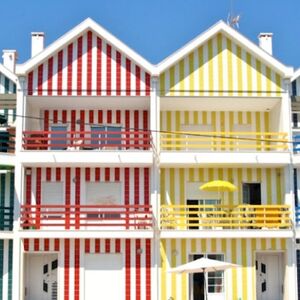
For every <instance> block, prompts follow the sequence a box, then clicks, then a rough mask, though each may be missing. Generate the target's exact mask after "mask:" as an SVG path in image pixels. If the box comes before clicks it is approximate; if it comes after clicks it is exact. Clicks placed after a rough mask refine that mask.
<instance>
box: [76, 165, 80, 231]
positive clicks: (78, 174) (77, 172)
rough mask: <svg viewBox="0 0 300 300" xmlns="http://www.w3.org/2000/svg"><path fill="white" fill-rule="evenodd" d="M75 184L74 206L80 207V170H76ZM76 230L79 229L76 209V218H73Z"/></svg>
mask: <svg viewBox="0 0 300 300" xmlns="http://www.w3.org/2000/svg"><path fill="white" fill-rule="evenodd" d="M75 172H76V184H75V204H76V205H80V179H81V178H80V168H76V171H75ZM75 219H76V220H75V223H76V229H78V228H79V222H80V209H79V208H76V216H75Z"/></svg>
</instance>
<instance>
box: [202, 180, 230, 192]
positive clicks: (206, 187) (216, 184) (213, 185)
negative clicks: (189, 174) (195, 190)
mask: <svg viewBox="0 0 300 300" xmlns="http://www.w3.org/2000/svg"><path fill="white" fill-rule="evenodd" d="M199 189H200V190H202V191H207V192H234V191H235V190H236V186H235V185H234V184H232V183H231V182H229V181H225V180H213V181H209V182H207V183H204V184H203V185H201V186H200V187H199Z"/></svg>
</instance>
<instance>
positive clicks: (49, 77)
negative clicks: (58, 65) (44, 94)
mask: <svg viewBox="0 0 300 300" xmlns="http://www.w3.org/2000/svg"><path fill="white" fill-rule="evenodd" d="M52 77H53V57H50V58H49V59H48V80H47V81H48V87H47V88H48V95H49V96H51V95H52V91H53V86H52Z"/></svg>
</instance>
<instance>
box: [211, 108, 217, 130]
mask: <svg viewBox="0 0 300 300" xmlns="http://www.w3.org/2000/svg"><path fill="white" fill-rule="evenodd" d="M211 125H212V128H213V131H216V130H217V129H216V125H217V124H216V112H215V111H212V112H211Z"/></svg>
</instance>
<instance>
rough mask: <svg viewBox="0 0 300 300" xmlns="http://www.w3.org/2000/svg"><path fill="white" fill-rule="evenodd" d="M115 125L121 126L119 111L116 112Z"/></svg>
mask: <svg viewBox="0 0 300 300" xmlns="http://www.w3.org/2000/svg"><path fill="white" fill-rule="evenodd" d="M116 123H118V124H121V111H120V110H117V112H116Z"/></svg>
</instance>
